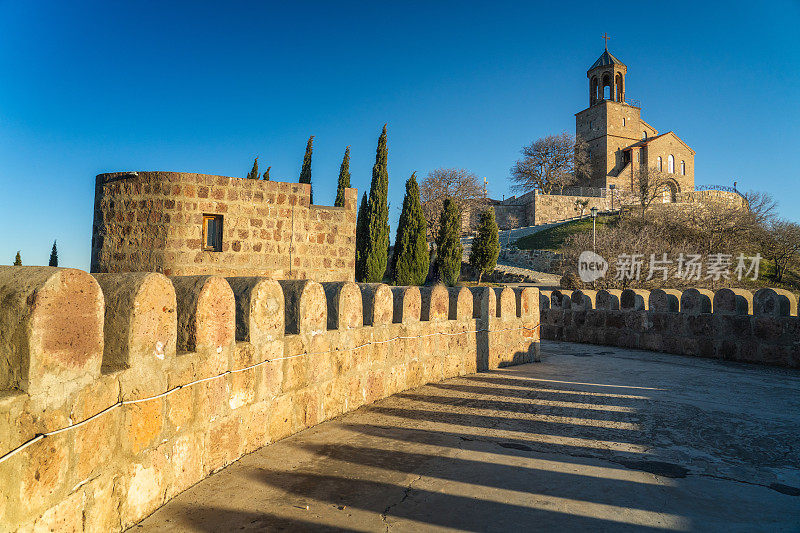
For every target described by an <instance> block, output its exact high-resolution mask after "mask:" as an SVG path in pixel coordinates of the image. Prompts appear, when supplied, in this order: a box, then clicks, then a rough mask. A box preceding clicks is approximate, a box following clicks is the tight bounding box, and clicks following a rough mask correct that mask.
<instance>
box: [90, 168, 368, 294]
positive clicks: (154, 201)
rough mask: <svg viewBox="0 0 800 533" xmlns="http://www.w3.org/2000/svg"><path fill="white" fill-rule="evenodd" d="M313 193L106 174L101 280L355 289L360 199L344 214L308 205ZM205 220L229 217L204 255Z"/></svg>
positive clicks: (234, 181)
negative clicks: (257, 279)
mask: <svg viewBox="0 0 800 533" xmlns="http://www.w3.org/2000/svg"><path fill="white" fill-rule="evenodd" d="M310 194H311V186H310V185H308V184H302V183H283V182H277V181H260V180H249V179H243V178H229V177H225V176H210V175H206V174H191V173H184V172H115V173H110V174H100V175H99V176H97V179H96V184H95V206H94V225H93V229H92V263H91V271H92V272H161V273H163V274H165V275H173V276H186V275H199V274H216V275H220V276H267V277H271V278H275V279H314V280H316V281H353V280H354V277H353V276H354V272H355V226H356V203H357V191H356V190H355V189H348V190H347V191H346V192H345V207H327V206H317V205H309V200H310ZM203 215H219V216H221V217H222V226H223V230H222V243H221V250H220V251H205V250H203V246H202V245H203V242H202V240H203Z"/></svg>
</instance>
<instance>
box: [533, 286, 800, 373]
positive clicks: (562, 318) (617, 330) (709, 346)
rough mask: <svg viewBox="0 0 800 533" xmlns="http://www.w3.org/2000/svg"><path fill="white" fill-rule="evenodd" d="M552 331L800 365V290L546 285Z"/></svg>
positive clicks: (571, 337)
mask: <svg viewBox="0 0 800 533" xmlns="http://www.w3.org/2000/svg"><path fill="white" fill-rule="evenodd" d="M540 306H541V319H542V326H541V334H542V338H544V339H552V340H563V341H569V342H581V343H588V344H601V345H608V346H619V347H624V348H639V349H644V350H653V351H658V352H666V353H674V354H680V355H692V356H697V357H709V358H715V359H724V360H730V361H741V362H747V363H762V364H769V365H777V366H785V367H791V368H800V318H798V316H797V298H796V297H795V296H794V295H793V294H792V293H790V292H787V291H783V290H780V289H760V290H758V291H757V292H756V293H755V294H753V293H752V292H750V291H747V290H744V289H720V290H718V291H716V292H712V291H710V290H707V289H688V290H685V291H678V290H671V289H658V290H654V291H646V290H632V289H626V290H602V291H542V293H541V296H540Z"/></svg>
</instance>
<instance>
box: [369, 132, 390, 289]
mask: <svg viewBox="0 0 800 533" xmlns="http://www.w3.org/2000/svg"><path fill="white" fill-rule="evenodd" d="M386 161H387V149H386V124H384V125H383V131H382V132H381V136H380V137H379V138H378V149H377V150H376V152H375V164H374V165H373V166H372V183H371V184H370V188H369V199H368V200H367V222H366V225H367V228H366V229H367V231H368V235H369V237H368V239H367V241H366V242H365V243H364V244H365V247H364V254H365V257H364V280H365V281H367V282H369V283H372V282H377V281H381V280H383V275H384V274H385V273H386V265H387V262H388V261H387V259H388V257H389V253H388V252H389V205H388V203H387V198H386V197H387V195H388V193H389V171H388V169H387V168H386Z"/></svg>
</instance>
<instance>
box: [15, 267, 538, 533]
mask: <svg viewBox="0 0 800 533" xmlns="http://www.w3.org/2000/svg"><path fill="white" fill-rule="evenodd" d="M0 300H2V301H3V307H2V311H1V312H0V347H2V350H3V354H4V357H2V358H0V531H76V530H78V531H81V530H82V531H120V530H123V529H126V528H128V527H130V526H132V525H134V524H135V523H136V522H137V521H139V520H141V519H142V518H144V517H146V516H147V515H148V514H150V513H152V512H153V511H154V510H155V509H157V508H158V507H159V506H161V505H163V504H164V503H165V502H166V501H168V500H169V499H171V498H173V497H174V496H175V495H177V494H179V493H180V492H182V491H184V490H186V489H187V488H189V487H191V486H192V485H193V484H195V483H197V482H198V481H200V480H201V479H203V478H204V477H206V476H208V475H210V474H211V473H212V472H215V471H217V470H220V469H222V468H224V467H225V466H226V465H228V464H230V463H232V462H233V461H236V460H237V459H238V458H239V457H241V456H242V455H244V454H246V453H249V452H252V451H253V450H255V449H257V448H259V447H261V446H264V445H266V444H269V443H271V442H274V441H276V440H279V439H282V438H284V437H286V436H288V435H291V434H294V433H296V432H298V431H301V430H303V429H305V428H308V427H311V426H314V425H316V424H319V423H320V422H322V421H324V420H327V419H330V418H332V417H335V416H338V415H340V414H342V413H344V412H347V411H352V410H354V409H357V408H358V407H360V406H362V405H365V404H368V403H371V402H374V401H376V400H378V399H380V398H384V397H386V396H388V395H391V394H394V393H397V392H400V391H403V390H406V389H410V388H413V387H418V386H421V385H423V384H426V383H429V382H435V381H440V380H442V379H445V378H449V377H453V376H459V375H464V374H469V373H474V372H476V371H478V370H486V369H492V368H498V367H500V366H505V365H511V364H516V363H524V362H530V361H532V360H533V359H534V358H535V357H536V354H537V353H538V344H539V343H538V339H539V337H538V326H539V291H538V290H537V289H535V288H524V289H515V290H512V289H510V288H503V289H492V288H488V287H482V288H473V289H472V290H470V289H466V288H454V289H447V288H445V287H443V286H435V287H425V288H423V289H422V290H420V288H418V287H391V288H390V287H388V286H386V285H382V284H355V283H352V282H332V283H323V284H320V283H317V282H314V281H309V280H288V281H287V280H281V281H276V280H272V279H268V278H261V277H233V278H227V279H226V278H222V277H216V276H173V277H169V278H168V277H165V276H164V275H162V274H158V273H147V272H139V273H123V274H95V275H90V274H87V273H86V272H82V271H80V270H74V269H62V268H51V267H0Z"/></svg>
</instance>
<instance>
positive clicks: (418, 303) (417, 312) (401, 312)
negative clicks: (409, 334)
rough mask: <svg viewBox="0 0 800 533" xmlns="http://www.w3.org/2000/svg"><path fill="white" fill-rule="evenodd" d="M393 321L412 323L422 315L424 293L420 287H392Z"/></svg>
mask: <svg viewBox="0 0 800 533" xmlns="http://www.w3.org/2000/svg"><path fill="white" fill-rule="evenodd" d="M392 298H393V303H392V322H393V323H395V324H399V323H404V324H410V323H413V322H418V321H419V320H420V318H421V317H422V294H421V292H420V290H419V288H418V287H392Z"/></svg>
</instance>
